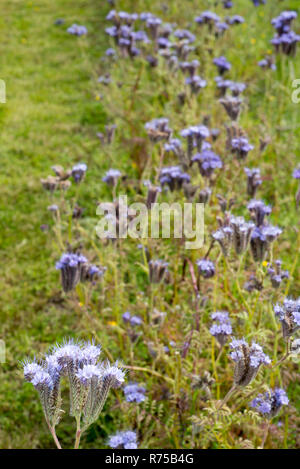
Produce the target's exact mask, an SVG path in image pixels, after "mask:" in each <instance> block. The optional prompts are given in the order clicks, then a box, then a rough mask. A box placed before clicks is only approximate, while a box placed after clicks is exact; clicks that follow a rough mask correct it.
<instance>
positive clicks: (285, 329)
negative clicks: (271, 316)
mask: <svg viewBox="0 0 300 469" xmlns="http://www.w3.org/2000/svg"><path fill="white" fill-rule="evenodd" d="M274 313H275V316H276V317H277V318H278V319H279V321H280V323H281V327H282V335H283V337H284V338H287V337H290V336H291V335H293V334H294V333H295V332H296V331H297V330H298V329H299V328H300V298H298V299H297V300H292V299H291V298H286V299H285V300H284V301H283V304H281V305H280V304H278V303H277V304H276V305H275V306H274Z"/></svg>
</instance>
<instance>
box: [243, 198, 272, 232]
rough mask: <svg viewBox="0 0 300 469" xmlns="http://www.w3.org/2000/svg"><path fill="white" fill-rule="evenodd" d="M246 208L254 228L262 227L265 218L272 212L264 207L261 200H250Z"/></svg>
mask: <svg viewBox="0 0 300 469" xmlns="http://www.w3.org/2000/svg"><path fill="white" fill-rule="evenodd" d="M247 208H248V210H249V212H250V215H251V216H252V218H253V220H254V221H255V224H256V226H261V225H263V223H264V219H265V216H268V215H270V213H271V212H272V209H271V207H270V206H269V205H266V204H265V203H264V202H263V201H262V200H255V199H253V200H251V201H250V202H249V204H248V205H247Z"/></svg>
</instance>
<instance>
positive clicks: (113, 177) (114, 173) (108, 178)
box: [102, 168, 122, 186]
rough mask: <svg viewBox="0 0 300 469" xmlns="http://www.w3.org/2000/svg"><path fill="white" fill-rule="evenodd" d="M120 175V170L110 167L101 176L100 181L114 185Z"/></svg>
mask: <svg viewBox="0 0 300 469" xmlns="http://www.w3.org/2000/svg"><path fill="white" fill-rule="evenodd" d="M121 176H122V173H121V171H119V170H118V169H112V168H111V169H109V170H108V171H106V173H105V176H104V177H103V178H102V181H103V182H105V183H106V184H108V185H109V186H116V185H117V182H118V180H119V178H120V177H121Z"/></svg>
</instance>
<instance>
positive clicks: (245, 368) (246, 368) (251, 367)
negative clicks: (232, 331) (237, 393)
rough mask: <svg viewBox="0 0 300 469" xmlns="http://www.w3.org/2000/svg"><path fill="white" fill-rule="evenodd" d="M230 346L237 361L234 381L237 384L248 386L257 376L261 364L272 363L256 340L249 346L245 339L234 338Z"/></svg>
mask: <svg viewBox="0 0 300 469" xmlns="http://www.w3.org/2000/svg"><path fill="white" fill-rule="evenodd" d="M230 348H231V350H232V352H231V353H230V356H231V358H232V360H233V361H234V362H235V372H234V382H235V384H236V385H237V386H247V385H248V384H249V383H250V382H251V381H252V380H253V379H254V378H255V376H256V375H257V372H258V370H259V367H260V366H261V365H263V364H265V365H269V364H270V363H271V360H270V358H269V357H268V356H267V355H266V354H265V353H264V352H263V349H262V347H261V346H260V345H258V344H256V343H255V342H252V344H251V346H249V345H248V343H247V342H246V341H245V340H244V339H241V340H236V339H234V340H233V341H232V342H231V343H230Z"/></svg>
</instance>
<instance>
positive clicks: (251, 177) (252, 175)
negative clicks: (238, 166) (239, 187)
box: [244, 168, 262, 197]
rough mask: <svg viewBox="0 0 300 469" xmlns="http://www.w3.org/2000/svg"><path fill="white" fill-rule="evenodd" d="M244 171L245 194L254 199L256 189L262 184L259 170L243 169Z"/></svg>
mask: <svg viewBox="0 0 300 469" xmlns="http://www.w3.org/2000/svg"><path fill="white" fill-rule="evenodd" d="M244 171H245V173H246V175H247V194H248V195H250V197H254V196H255V194H256V191H257V189H258V187H259V186H260V185H261V184H262V179H261V175H260V169H259V168H253V169H249V168H245V169H244Z"/></svg>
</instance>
